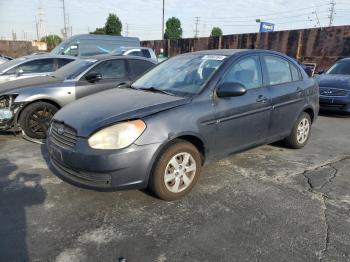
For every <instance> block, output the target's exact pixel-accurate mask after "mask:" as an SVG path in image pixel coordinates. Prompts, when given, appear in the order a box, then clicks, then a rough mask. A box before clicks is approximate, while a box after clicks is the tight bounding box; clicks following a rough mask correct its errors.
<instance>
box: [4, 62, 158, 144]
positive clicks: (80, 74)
mask: <svg viewBox="0 0 350 262" xmlns="http://www.w3.org/2000/svg"><path fill="white" fill-rule="evenodd" d="M154 65H155V62H154V61H152V60H148V59H144V58H139V57H131V56H119V57H118V56H100V57H93V58H90V59H78V60H76V61H74V62H72V63H70V64H68V65H66V66H64V67H62V68H61V69H59V70H57V71H56V72H54V73H53V74H51V75H48V76H42V77H33V78H30V79H22V80H17V81H12V82H9V83H4V84H1V85H0V130H9V129H15V130H17V129H21V130H22V133H23V135H24V136H25V137H26V138H32V139H45V138H46V133H47V130H48V127H49V124H50V121H51V118H52V117H53V115H54V114H55V113H56V112H57V111H58V110H59V109H60V108H62V107H63V106H65V105H67V104H68V103H71V102H73V101H74V100H76V99H79V98H82V97H84V96H87V95H91V94H93V93H96V92H100V91H103V90H106V89H110V88H114V87H118V86H120V85H125V84H128V83H129V82H130V81H132V80H134V79H136V78H137V77H138V76H139V75H141V74H143V73H144V72H145V71H147V70H148V69H150V68H151V67H153V66H154ZM84 110H86V109H84Z"/></svg>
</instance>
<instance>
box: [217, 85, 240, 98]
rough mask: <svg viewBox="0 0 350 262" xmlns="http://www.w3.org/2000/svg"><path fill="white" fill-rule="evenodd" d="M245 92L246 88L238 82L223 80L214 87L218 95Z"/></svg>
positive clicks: (226, 95) (230, 95)
mask: <svg viewBox="0 0 350 262" xmlns="http://www.w3.org/2000/svg"><path fill="white" fill-rule="evenodd" d="M245 93H247V89H246V88H245V86H244V85H242V84H240V83H238V82H225V83H222V84H220V85H219V86H218V88H217V89H216V94H217V96H218V97H233V96H242V95H244V94H245Z"/></svg>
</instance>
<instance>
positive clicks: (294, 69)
mask: <svg viewBox="0 0 350 262" xmlns="http://www.w3.org/2000/svg"><path fill="white" fill-rule="evenodd" d="M289 66H290V71H291V72H292V79H293V81H299V80H301V79H302V78H301V74H300V72H299V70H298V68H297V67H296V66H295V65H293V64H291V63H289Z"/></svg>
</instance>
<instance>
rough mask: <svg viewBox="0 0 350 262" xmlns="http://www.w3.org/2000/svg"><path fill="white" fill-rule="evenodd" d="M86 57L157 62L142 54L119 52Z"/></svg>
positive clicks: (102, 59) (103, 59)
mask: <svg viewBox="0 0 350 262" xmlns="http://www.w3.org/2000/svg"><path fill="white" fill-rule="evenodd" d="M82 59H83V60H84V59H96V60H99V61H105V60H110V59H137V60H144V61H148V62H152V63H153V64H154V63H155V61H154V60H152V59H150V58H145V57H142V56H131V55H117V54H105V55H95V56H89V57H84V58H82Z"/></svg>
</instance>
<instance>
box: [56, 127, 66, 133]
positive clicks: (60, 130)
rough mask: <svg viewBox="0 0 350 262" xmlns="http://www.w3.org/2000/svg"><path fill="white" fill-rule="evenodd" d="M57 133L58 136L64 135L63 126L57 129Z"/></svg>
mask: <svg viewBox="0 0 350 262" xmlns="http://www.w3.org/2000/svg"><path fill="white" fill-rule="evenodd" d="M57 133H58V134H60V135H63V133H64V126H60V127H59V128H58V129H57Z"/></svg>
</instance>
